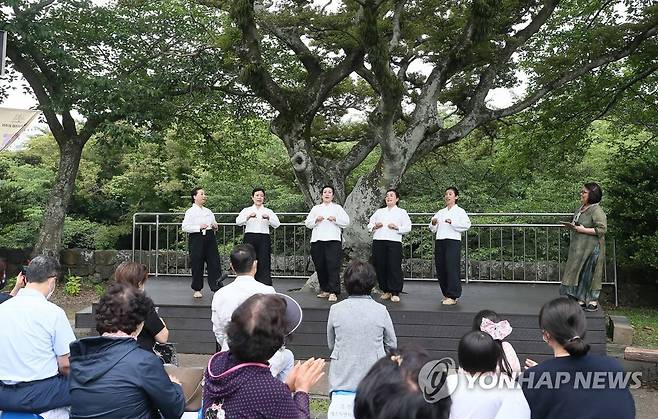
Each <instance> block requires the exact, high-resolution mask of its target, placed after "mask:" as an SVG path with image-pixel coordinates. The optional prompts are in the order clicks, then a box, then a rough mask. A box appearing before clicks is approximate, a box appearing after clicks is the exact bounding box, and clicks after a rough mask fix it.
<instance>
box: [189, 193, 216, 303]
mask: <svg viewBox="0 0 658 419" xmlns="http://www.w3.org/2000/svg"><path fill="white" fill-rule="evenodd" d="M191 196H192V207H190V208H189V209H188V210H187V211H185V218H184V219H183V226H182V228H183V231H184V232H186V233H189V243H188V245H189V252H190V259H191V264H190V267H191V269H192V289H193V290H194V298H201V297H203V295H202V294H201V289H203V267H204V264H205V265H206V267H207V268H208V286H209V287H210V290H211V291H212V292H215V291H217V290H218V289H219V288H221V287H222V281H223V280H224V279H225V278H226V276H227V275H226V274H224V275H222V276H221V279H220V274H221V273H222V266H221V263H220V261H219V252H218V251H217V239H216V238H215V230H217V228H218V227H219V226H218V225H217V220H215V215H214V214H213V212H212V211H210V210H209V209H208V208H206V207H204V206H203V204H205V203H206V193H205V191H204V190H203V188H194V189H193V190H192V193H191Z"/></svg>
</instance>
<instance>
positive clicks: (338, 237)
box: [305, 185, 350, 301]
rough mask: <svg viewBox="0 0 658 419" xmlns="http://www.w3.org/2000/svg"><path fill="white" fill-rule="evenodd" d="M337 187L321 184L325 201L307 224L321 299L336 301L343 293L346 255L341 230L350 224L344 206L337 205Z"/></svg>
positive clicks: (315, 209)
mask: <svg viewBox="0 0 658 419" xmlns="http://www.w3.org/2000/svg"><path fill="white" fill-rule="evenodd" d="M333 200H334V188H333V186H329V185H325V186H323V187H322V203H321V204H319V205H316V206H314V207H313V208H311V212H309V213H308V216H307V217H306V221H305V224H306V227H308V228H311V229H313V232H312V233H311V259H313V265H314V266H315V272H316V273H317V275H318V282H319V283H320V294H318V297H319V298H328V299H329V301H336V300H337V299H338V297H337V295H338V294H340V263H341V259H342V256H343V247H342V229H343V228H345V227H347V226H348V225H349V224H350V217H349V216H348V215H347V213H346V212H345V210H344V209H343V207H341V206H340V205H338V204H334V203H333V202H332V201H333Z"/></svg>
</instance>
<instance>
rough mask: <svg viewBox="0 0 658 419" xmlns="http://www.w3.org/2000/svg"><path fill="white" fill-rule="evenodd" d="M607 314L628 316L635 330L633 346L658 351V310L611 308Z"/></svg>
mask: <svg viewBox="0 0 658 419" xmlns="http://www.w3.org/2000/svg"><path fill="white" fill-rule="evenodd" d="M606 312H607V314H609V315H613V316H626V317H627V318H628V320H629V321H630V322H631V325H632V326H633V329H635V331H634V333H633V346H639V347H642V348H652V349H658V310H656V309H652V308H635V307H618V308H609V309H608V310H607V311H606Z"/></svg>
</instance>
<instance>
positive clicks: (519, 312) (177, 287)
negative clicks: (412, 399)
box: [75, 278, 607, 362]
mask: <svg viewBox="0 0 658 419" xmlns="http://www.w3.org/2000/svg"><path fill="white" fill-rule="evenodd" d="M299 284H300V283H299V281H298V280H281V279H279V280H277V282H276V283H275V287H276V288H277V290H279V291H280V292H285V293H287V294H289V295H291V296H292V297H293V298H295V299H296V300H297V301H298V302H299V304H300V305H301V306H302V309H303V311H304V318H303V321H302V324H301V326H300V327H299V329H298V330H297V331H296V332H295V334H294V336H292V338H291V339H290V341H289V342H288V347H289V348H290V349H291V350H292V351H293V353H294V354H295V358H297V359H305V358H309V357H312V356H313V357H323V358H328V357H329V350H328V348H327V337H326V328H327V317H328V314H329V307H330V304H329V302H327V301H326V300H321V299H318V298H316V297H315V295H314V294H312V293H308V292H295V291H290V290H291V289H296V288H299ZM146 289H147V293H148V294H149V295H150V296H151V298H152V299H153V300H154V302H155V304H156V305H157V306H158V307H159V309H158V313H159V314H160V316H162V318H163V319H165V322H166V323H167V327H168V328H169V330H170V335H169V336H170V341H171V342H175V343H176V347H177V349H178V351H179V352H181V353H200V354H210V353H214V351H215V338H214V334H213V332H212V322H211V321H210V303H211V295H210V293H207V295H204V297H203V298H202V299H194V298H192V296H191V293H190V292H189V285H188V283H187V281H182V280H181V279H180V278H158V279H157V280H150V281H149V282H148V283H147V288H146ZM405 291H406V292H407V294H405V295H403V296H402V302H400V303H391V302H386V303H385V305H386V306H387V307H388V309H389V312H390V315H391V319H392V320H393V324H394V327H395V332H396V335H397V337H398V345H399V346H402V345H418V346H420V347H422V348H425V349H426V350H427V351H429V352H430V355H432V356H433V357H434V358H437V359H438V358H442V357H446V356H449V357H453V358H454V359H456V358H457V344H458V342H459V339H460V338H461V336H463V335H464V334H465V333H467V332H468V331H470V330H471V325H472V322H473V317H474V316H475V314H476V313H477V312H478V311H479V310H481V309H485V308H486V309H492V310H495V311H497V312H498V313H499V314H500V315H501V316H502V317H503V318H505V319H507V320H508V321H509V322H510V324H511V325H512V327H513V329H514V330H513V332H512V334H511V335H510V336H509V338H508V339H507V340H508V341H509V342H510V343H511V344H512V346H513V347H514V349H515V350H516V352H517V353H518V355H519V359H520V360H521V362H523V360H524V359H525V358H531V359H534V360H536V361H542V360H545V359H547V358H550V357H551V356H552V352H551V351H550V348H549V347H548V345H546V344H545V343H544V342H543V341H542V335H541V330H540V328H539V325H538V320H537V316H538V313H539V309H540V308H541V306H542V304H543V303H545V302H546V301H548V300H550V299H552V298H554V297H555V296H557V286H554V285H544V284H539V285H527V284H482V283H471V284H468V285H466V286H465V287H464V296H463V298H461V299H460V301H459V304H458V305H457V306H450V307H446V306H442V305H441V304H440V292H439V290H438V285H437V284H436V283H431V282H427V281H424V282H422V283H413V284H405ZM75 320H76V327H77V328H89V329H92V330H93V329H94V328H95V324H94V320H93V313H92V307H88V308H86V309H84V310H81V311H80V312H78V313H76V319H75ZM587 322H588V331H587V335H586V341H587V342H588V343H589V344H590V345H591V347H592V351H593V352H596V353H605V352H606V341H607V337H606V330H605V322H604V316H603V313H602V312H601V311H600V310H599V311H598V312H594V313H587Z"/></svg>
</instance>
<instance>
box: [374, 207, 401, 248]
mask: <svg viewBox="0 0 658 419" xmlns="http://www.w3.org/2000/svg"><path fill="white" fill-rule="evenodd" d="M376 223H382V224H383V226H381V227H380V228H378V229H376V230H375V224H376ZM391 223H392V224H395V225H396V226H398V229H397V230H396V229H393V228H389V227H388V225H389V224H391ZM368 231H371V232H372V231H374V232H375V234H373V236H372V239H373V240H388V241H393V242H401V241H402V235H403V234H406V233H408V232H410V231H411V219H410V218H409V214H407V211H406V210H403V209H402V208H400V207H398V206H397V205H395V206H393V207H392V208H388V207H384V208H380V209H378V210H377V211H375V213H374V214H372V216H370V222H369V223H368Z"/></svg>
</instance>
